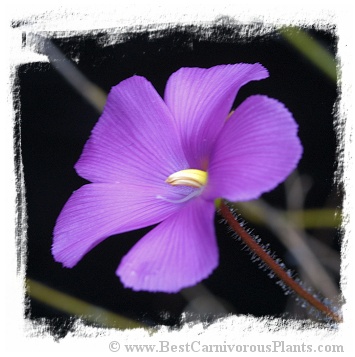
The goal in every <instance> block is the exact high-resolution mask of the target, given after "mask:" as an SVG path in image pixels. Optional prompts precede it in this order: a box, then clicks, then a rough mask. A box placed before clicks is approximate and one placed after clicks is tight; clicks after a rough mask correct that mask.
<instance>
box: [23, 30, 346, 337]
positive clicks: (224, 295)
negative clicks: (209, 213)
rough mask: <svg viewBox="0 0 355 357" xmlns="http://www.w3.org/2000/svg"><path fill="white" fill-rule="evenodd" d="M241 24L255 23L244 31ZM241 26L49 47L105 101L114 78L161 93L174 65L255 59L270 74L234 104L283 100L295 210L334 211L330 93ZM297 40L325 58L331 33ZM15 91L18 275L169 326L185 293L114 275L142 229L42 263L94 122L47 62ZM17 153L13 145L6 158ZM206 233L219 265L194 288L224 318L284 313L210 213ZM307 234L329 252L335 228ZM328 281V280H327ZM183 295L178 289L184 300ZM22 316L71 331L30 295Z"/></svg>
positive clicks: (278, 292)
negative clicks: (74, 258) (295, 159)
mask: <svg viewBox="0 0 355 357" xmlns="http://www.w3.org/2000/svg"><path fill="white" fill-rule="evenodd" d="M253 26H254V28H255V26H257V25H252V26H251V27H250V29H252V28H253ZM242 29H244V30H245V27H244V28H242V27H238V26H235V25H233V24H232V25H230V24H219V25H218V24H216V25H214V26H211V27H209V28H208V31H207V29H206V28H200V27H197V26H190V27H167V29H166V30H164V31H150V32H149V33H148V31H144V30H141V31H139V32H138V31H135V30H133V31H131V32H127V30H117V31H118V32H117V33H119V34H120V36H121V37H122V42H121V43H118V44H115V45H110V46H107V47H102V45H101V44H100V43H102V41H104V40H105V33H103V32H102V33H98V34H96V35H95V36H93V35H87V36H76V37H70V38H63V39H55V38H53V39H52V42H53V43H54V44H55V45H56V46H57V47H58V48H59V49H60V50H61V51H62V52H63V54H64V55H65V56H66V57H67V58H68V59H79V61H78V63H77V64H76V66H77V68H78V69H79V70H80V71H81V72H82V73H83V74H84V75H85V76H86V77H87V78H88V79H90V80H91V81H92V82H94V83H95V84H97V85H98V86H99V87H101V88H102V89H104V90H105V91H106V92H108V91H109V90H110V88H111V87H112V86H114V85H116V84H117V83H119V82H120V81H121V80H123V79H125V78H128V77H130V76H132V75H134V74H139V75H142V76H144V77H146V78H147V79H148V80H150V81H151V82H152V83H153V85H154V87H155V88H156V89H157V90H158V92H159V93H160V94H161V95H163V91H164V87H165V83H166V81H167V79H168V77H169V75H170V74H172V73H173V72H174V71H176V70H177V69H179V68H180V67H185V66H186V67H189V66H191V67H192V66H198V67H210V66H214V65H218V64H227V63H238V62H246V63H255V62H260V63H261V64H263V65H264V66H265V67H266V68H267V69H268V70H269V73H270V77H269V78H268V79H266V80H262V81H257V82H251V83H249V84H247V85H246V86H244V87H243V88H242V89H241V90H240V92H239V94H238V97H237V99H236V102H235V105H237V104H238V103H240V102H242V101H243V100H244V99H245V98H246V97H248V96H249V95H251V94H265V95H268V96H270V97H274V98H277V99H278V100H280V101H281V102H283V103H284V104H285V105H286V106H287V107H288V108H289V110H290V111H291V112H292V113H293V115H294V117H295V119H296V121H297V123H298V124H299V136H300V138H301V141H302V144H303V146H304V155H303V158H302V160H301V162H300V164H299V167H298V169H299V172H300V173H301V174H304V173H306V174H308V175H309V176H311V177H312V180H313V186H312V188H311V190H310V192H309V194H308V196H307V200H306V208H321V207H325V206H329V207H333V208H335V207H337V206H339V205H340V204H341V197H340V194H339V192H336V190H335V188H334V187H333V177H334V171H335V169H336V166H335V160H336V137H335V132H334V129H333V115H332V112H333V106H334V103H335V101H336V99H337V87H336V84H335V83H334V82H332V81H331V80H330V79H328V78H327V77H326V76H325V75H324V74H323V73H322V72H320V70H319V69H318V68H316V67H315V66H314V65H313V64H311V63H310V62H309V61H308V60H307V59H305V57H303V56H302V55H301V54H300V53H299V52H298V51H297V50H296V49H294V48H293V47H292V46H291V45H290V44H289V43H288V42H287V41H286V40H285V39H284V38H283V37H282V36H280V34H278V33H277V32H275V33H273V34H269V35H267V36H254V37H253V38H251V39H249V40H245V39H244V38H243V37H242V36H241V35H240V31H241V30H242ZM307 31H308V32H309V34H310V35H311V36H312V37H313V38H314V39H316V40H317V41H319V42H320V43H321V44H322V45H324V46H325V47H326V48H327V49H328V50H329V51H330V52H332V53H333V54H335V51H336V37H335V36H334V32H333V31H332V30H331V29H329V30H328V31H318V30H317V31H316V30H313V29H307ZM207 33H208V35H207ZM18 90H19V110H20V111H19V117H18V121H17V125H16V129H17V131H16V135H17V140H18V142H17V143H18V144H21V150H22V151H21V154H22V159H23V173H24V180H25V190H26V193H25V200H26V208H27V223H28V231H27V247H28V257H27V270H26V277H27V278H30V279H34V280H37V281H39V282H41V283H43V284H46V285H48V286H49V287H52V288H55V289H57V290H60V291H63V292H65V293H67V294H69V295H72V296H75V297H78V298H80V299H83V300H85V301H87V302H89V303H92V304H94V305H98V306H101V307H104V308H106V309H108V310H111V311H113V312H115V313H118V314H121V315H124V316H127V317H130V318H132V319H135V320H138V321H141V322H144V323H146V324H149V325H156V324H164V325H169V326H177V325H178V324H179V322H180V315H181V313H182V312H183V311H184V310H185V308H186V306H187V304H188V301H187V299H186V294H185V295H184V294H180V293H178V294H164V293H147V292H133V291H131V290H129V289H124V288H123V286H122V284H121V282H120V280H119V279H118V278H117V277H116V275H115V270H116V268H117V266H118V264H119V262H120V260H121V258H122V257H123V256H124V255H125V254H126V253H127V252H128V250H129V249H130V248H131V247H132V246H133V245H134V244H135V242H137V241H138V240H139V239H140V238H141V237H142V236H143V235H144V234H145V233H146V232H147V231H148V230H149V229H150V228H146V229H143V230H140V231H134V232H129V233H126V234H121V235H119V236H113V237H110V238H108V239H107V240H105V241H104V242H103V243H101V244H100V245H99V246H97V247H96V248H95V249H93V250H92V251H91V252H89V253H88V254H87V255H86V256H85V257H84V259H82V260H81V261H80V262H79V263H78V265H77V266H75V267H74V268H72V269H66V268H62V266H61V264H58V263H56V262H54V260H53V258H52V256H51V242H52V230H53V227H54V224H55V221H56V218H57V216H58V215H59V212H60V210H61V209H62V207H63V205H64V204H65V202H66V201H67V199H68V198H69V196H70V195H71V193H72V192H73V191H74V190H76V189H78V188H79V187H80V186H81V185H83V184H84V183H85V182H86V181H85V180H84V179H82V178H80V177H78V176H77V174H76V172H75V171H74V169H73V166H74V164H75V162H76V161H77V159H78V158H79V156H80V154H81V151H82V148H83V145H84V144H85V142H86V140H87V139H88V137H89V135H90V131H91V129H92V128H93V126H94V125H95V123H96V121H97V119H98V117H99V115H100V113H98V112H97V110H95V108H93V107H92V106H91V105H90V104H89V103H88V102H87V101H86V100H85V99H84V98H83V97H82V96H81V95H80V94H79V93H78V92H77V91H76V90H75V89H73V88H72V87H71V86H70V85H69V84H68V82H67V81H66V80H65V79H64V78H63V77H62V76H61V75H60V74H59V73H58V72H57V71H56V69H55V68H54V66H52V65H51V64H47V63H32V64H26V65H23V66H21V67H19V68H18ZM19 133H20V134H21V136H20V135H19ZM19 150H20V149H19V145H17V154H18V155H19V154H20V151H19ZM284 192H285V190H284V187H283V185H280V186H279V187H278V188H277V189H275V190H274V191H272V192H271V193H268V194H265V195H263V198H264V199H265V200H266V201H267V202H269V203H270V204H272V205H273V206H274V207H278V208H283V207H284V206H285V196H284ZM248 225H249V227H252V228H255V232H256V233H258V234H260V236H261V238H262V240H263V242H264V243H270V244H271V249H272V250H273V251H275V252H276V254H277V255H278V256H279V257H280V258H282V259H283V260H284V262H285V263H286V265H288V266H289V267H290V268H293V269H295V271H296V272H297V267H296V266H294V265H293V260H292V259H290V258H289V256H288V255H287V252H286V249H285V248H284V246H283V245H282V244H281V243H280V242H279V241H278V240H277V239H276V238H275V237H274V236H273V235H272V233H271V232H270V231H269V230H267V228H265V227H261V226H260V227H258V226H257V225H256V224H253V223H251V222H249V224H248ZM216 227H217V228H216V230H217V234H218V244H219V249H220V264H219V267H218V268H217V269H216V270H215V271H214V272H213V274H212V275H211V276H210V277H209V278H208V279H206V280H204V281H203V282H202V284H203V286H204V287H205V288H207V289H208V290H209V291H210V293H212V294H213V295H214V296H215V298H216V299H218V300H219V301H220V302H222V303H223V304H224V306H225V308H226V310H227V311H228V312H232V313H234V314H251V315H254V316H265V315H273V316H281V315H282V314H284V313H285V312H287V306H288V305H287V303H288V301H289V299H290V296H286V295H285V294H284V293H283V291H282V289H281V288H280V286H279V285H277V284H276V280H275V279H270V278H269V277H268V276H267V273H266V272H265V271H263V270H262V269H260V268H259V267H258V264H255V263H253V262H252V261H251V260H250V255H249V254H248V252H247V251H246V250H242V245H241V243H240V242H238V241H237V240H235V239H233V238H232V236H231V234H230V233H228V230H227V227H225V226H224V225H223V224H221V223H219V218H218V217H217V216H216ZM311 233H312V234H314V235H315V236H317V235H318V236H319V237H321V238H320V239H323V241H324V242H326V244H328V245H330V246H331V247H332V248H334V249H336V250H338V249H339V242H338V240H339V236H338V234H337V232H336V230H335V229H327V230H325V229H321V230H317V231H315V230H312V232H311ZM338 278H339V277H338V276H334V279H335V281H337V280H338ZM193 289H194V288H190V290H189V291H190V292H191V293H192V294H194V291H195V290H193ZM186 290H188V289H186ZM291 299H293V298H292V297H291ZM209 312H210V314H209ZM26 314H27V317H28V318H31V319H37V318H40V317H45V318H47V319H48V324H49V325H50V326H51V327H52V328H53V329H54V330H53V331H57V333H58V331H61V332H60V333H62V334H65V332H66V330H67V329H68V328H70V326H71V324H72V322H73V320H71V319H70V316H69V315H66V314H64V313H62V312H60V311H58V310H55V309H53V308H51V307H50V306H47V305H43V304H41V303H40V302H39V301H37V300H35V299H32V298H29V300H28V306H27V309H26ZM211 315H212V316H214V312H213V311H206V315H203V316H200V318H201V319H205V320H208V321H210V318H211ZM289 315H290V314H289ZM215 316H217V315H215ZM290 317H295V316H290ZM196 318H197V317H196Z"/></svg>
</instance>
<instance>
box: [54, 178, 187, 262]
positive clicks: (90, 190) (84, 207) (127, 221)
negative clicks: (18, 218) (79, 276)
mask: <svg viewBox="0 0 355 357" xmlns="http://www.w3.org/2000/svg"><path fill="white" fill-rule="evenodd" d="M141 190H142V191H144V192H145V194H144V195H140V193H139V192H138V193H137V189H136V186H134V185H129V184H124V185H121V184H101V183H98V184H88V185H85V186H83V187H81V188H80V189H79V190H77V191H75V192H74V193H73V195H72V196H71V197H70V198H69V200H68V202H67V203H66V204H65V206H64V208H63V210H62V212H61V213H60V215H59V217H58V219H57V222H56V226H55V228H54V238H53V246H52V254H53V256H54V258H55V260H56V261H58V262H61V263H63V265H64V266H66V267H69V268H71V267H73V266H74V265H75V264H76V263H77V262H78V261H79V260H80V259H81V258H82V257H83V256H84V254H86V253H87V252H88V251H89V250H91V249H92V248H94V247H95V246H96V245H97V244H99V243H100V242H101V241H103V240H104V239H105V238H107V237H109V236H111V235H114V234H118V233H121V232H125V231H129V230H133V229H138V228H142V227H146V226H150V225H153V224H156V223H159V222H160V221H162V220H164V219H166V218H167V217H169V216H170V215H171V214H172V213H174V212H175V211H177V210H179V209H181V207H183V205H182V204H173V203H170V202H167V201H166V200H164V199H159V198H157V196H163V197H166V198H169V199H178V198H181V197H182V195H181V192H182V190H181V189H180V191H179V189H176V188H173V187H172V186H170V185H168V184H166V190H165V191H161V190H157V188H156V187H152V186H149V185H148V184H147V185H146V186H145V187H141Z"/></svg>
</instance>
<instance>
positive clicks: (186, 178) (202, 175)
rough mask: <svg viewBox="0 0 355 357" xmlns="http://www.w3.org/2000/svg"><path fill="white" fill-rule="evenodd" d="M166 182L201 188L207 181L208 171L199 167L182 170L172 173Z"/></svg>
mask: <svg viewBox="0 0 355 357" xmlns="http://www.w3.org/2000/svg"><path fill="white" fill-rule="evenodd" d="M165 182H167V183H170V185H173V186H178V185H180V186H190V187H196V188H201V187H202V186H204V185H206V183H207V172H206V171H202V170H197V169H187V170H181V171H178V172H175V173H173V174H172V175H170V176H169V177H168V178H167V179H166V180H165Z"/></svg>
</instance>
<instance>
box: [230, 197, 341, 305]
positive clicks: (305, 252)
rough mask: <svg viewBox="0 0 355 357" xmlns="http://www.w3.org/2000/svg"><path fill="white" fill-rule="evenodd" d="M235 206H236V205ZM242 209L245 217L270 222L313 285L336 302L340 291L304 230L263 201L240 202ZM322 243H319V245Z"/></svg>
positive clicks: (239, 205) (269, 226)
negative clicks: (309, 244)
mask: <svg viewBox="0 0 355 357" xmlns="http://www.w3.org/2000/svg"><path fill="white" fill-rule="evenodd" d="M234 206H236V205H235V204H234ZM238 207H240V208H242V210H243V216H246V217H249V214H253V215H256V216H257V217H258V218H259V220H261V221H264V222H268V228H269V229H270V230H271V231H273V232H274V233H275V235H276V236H277V237H278V238H279V239H280V241H281V242H282V243H283V244H284V245H285V246H286V248H287V249H288V250H289V252H290V253H291V254H292V256H293V257H294V258H295V259H296V261H297V262H298V264H299V265H300V266H302V267H303V269H304V272H305V273H306V274H307V277H308V279H309V280H310V281H311V282H312V285H313V286H314V287H316V288H317V289H318V290H319V291H321V293H322V294H323V295H324V296H325V297H327V298H329V299H332V300H334V299H335V298H337V297H338V295H339V291H338V289H337V287H336V286H335V284H334V283H333V281H332V280H331V279H330V277H329V276H328V274H327V272H326V271H325V270H324V268H323V266H322V264H321V263H320V262H319V259H318V258H317V256H316V255H315V254H314V253H313V252H312V251H311V249H310V248H309V246H308V244H307V241H308V239H307V238H306V237H308V236H306V233H305V231H304V230H300V229H298V228H296V227H294V226H293V224H291V222H290V221H288V220H287V219H286V218H285V215H284V214H282V213H281V212H280V211H278V210H277V209H275V208H273V207H272V206H270V205H269V204H267V203H266V202H265V201H263V200H260V199H259V200H257V201H250V202H238ZM320 244H321V243H320V242H318V245H320Z"/></svg>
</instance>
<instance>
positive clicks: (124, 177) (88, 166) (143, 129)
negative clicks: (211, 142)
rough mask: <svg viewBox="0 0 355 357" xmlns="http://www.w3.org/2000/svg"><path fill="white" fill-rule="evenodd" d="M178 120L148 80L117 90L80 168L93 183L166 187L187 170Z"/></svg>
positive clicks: (131, 81) (125, 83)
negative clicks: (168, 180) (174, 175)
mask: <svg viewBox="0 0 355 357" xmlns="http://www.w3.org/2000/svg"><path fill="white" fill-rule="evenodd" d="M187 167H188V165H187V162H186V160H185V158H184V154H183V151H182V148H181V144H180V141H179V137H178V132H177V130H176V128H175V124H174V120H173V118H172V115H171V113H170V111H169V110H168V108H167V107H166V105H165V103H164V102H163V100H162V98H161V97H160V96H159V95H158V93H157V92H156V91H155V89H154V88H153V86H152V85H151V83H150V82H148V81H147V80H146V79H145V78H143V77H138V76H134V77H131V78H128V79H126V80H124V81H122V82H121V83H119V84H118V85H117V86H115V87H113V88H112V90H111V92H110V94H109V96H108V99H107V103H106V106H105V109H104V112H103V114H102V116H101V117H100V119H99V121H98V123H97V124H96V126H95V128H94V129H93V131H92V134H91V137H90V139H89V140H88V142H87V143H86V145H85V147H84V151H83V153H82V155H81V157H80V159H79V161H78V162H77V164H76V165H75V168H76V170H77V172H78V174H79V175H80V176H82V177H84V178H86V179H87V180H89V181H92V182H112V183H113V182H120V183H133V182H134V183H137V184H140V183H143V184H144V182H146V180H150V181H155V182H164V181H165V179H166V178H167V177H168V176H169V175H171V174H172V173H174V172H176V171H179V170H182V169H185V168H187Z"/></svg>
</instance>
